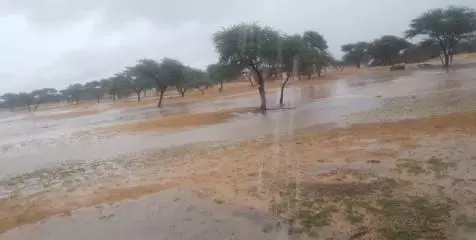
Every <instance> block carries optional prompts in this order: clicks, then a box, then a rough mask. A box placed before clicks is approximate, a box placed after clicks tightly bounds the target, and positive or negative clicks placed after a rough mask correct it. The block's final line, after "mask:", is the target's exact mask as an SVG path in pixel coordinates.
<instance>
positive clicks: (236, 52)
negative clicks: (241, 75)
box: [213, 24, 279, 111]
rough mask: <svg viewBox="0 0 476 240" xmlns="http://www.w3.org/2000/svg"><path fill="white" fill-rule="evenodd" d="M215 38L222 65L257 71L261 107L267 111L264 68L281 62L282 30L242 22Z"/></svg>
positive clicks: (219, 33)
mask: <svg viewBox="0 0 476 240" xmlns="http://www.w3.org/2000/svg"><path fill="white" fill-rule="evenodd" d="M213 41H214V44H215V47H216V49H217V51H218V53H219V55H220V61H219V62H220V63H221V64H224V65H225V66H226V65H232V66H237V67H238V68H240V67H241V69H243V68H244V67H249V68H250V69H251V70H252V71H253V72H254V73H255V75H256V81H257V84H258V92H259V95H260V98H261V106H260V108H261V109H262V110H263V111H265V110H266V92H265V83H264V78H263V75H262V69H263V68H266V67H268V68H269V67H270V66H273V65H276V64H277V62H278V60H277V59H278V55H279V51H278V42H279V33H278V32H276V31H275V30H273V29H271V28H268V27H261V26H259V25H258V24H239V25H234V26H231V27H229V28H226V29H223V30H221V31H219V32H217V33H215V34H214V36H213ZM240 72H241V71H240Z"/></svg>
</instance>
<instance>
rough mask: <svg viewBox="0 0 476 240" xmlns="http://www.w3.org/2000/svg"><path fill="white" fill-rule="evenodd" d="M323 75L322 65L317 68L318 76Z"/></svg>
mask: <svg viewBox="0 0 476 240" xmlns="http://www.w3.org/2000/svg"><path fill="white" fill-rule="evenodd" d="M321 76H322V67H319V68H317V77H321Z"/></svg>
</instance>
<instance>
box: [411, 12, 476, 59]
mask: <svg viewBox="0 0 476 240" xmlns="http://www.w3.org/2000/svg"><path fill="white" fill-rule="evenodd" d="M475 32H476V11H475V10H474V9H471V8H467V7H458V6H450V7H448V8H445V9H442V8H437V9H433V10H430V11H428V12H425V13H423V14H422V15H420V16H419V17H417V18H415V19H413V20H412V21H411V23H410V28H409V30H407V31H406V32H405V36H406V37H407V38H413V37H416V36H418V35H422V36H426V37H428V38H429V39H431V40H433V41H435V42H437V43H438V44H439V45H440V48H441V51H442V52H443V55H444V57H445V59H444V62H443V64H444V66H448V65H449V63H450V57H451V56H452V55H453V54H454V53H455V50H456V49H455V48H456V45H457V44H458V43H459V42H460V41H461V40H463V39H470V38H471V37H474V33H475Z"/></svg>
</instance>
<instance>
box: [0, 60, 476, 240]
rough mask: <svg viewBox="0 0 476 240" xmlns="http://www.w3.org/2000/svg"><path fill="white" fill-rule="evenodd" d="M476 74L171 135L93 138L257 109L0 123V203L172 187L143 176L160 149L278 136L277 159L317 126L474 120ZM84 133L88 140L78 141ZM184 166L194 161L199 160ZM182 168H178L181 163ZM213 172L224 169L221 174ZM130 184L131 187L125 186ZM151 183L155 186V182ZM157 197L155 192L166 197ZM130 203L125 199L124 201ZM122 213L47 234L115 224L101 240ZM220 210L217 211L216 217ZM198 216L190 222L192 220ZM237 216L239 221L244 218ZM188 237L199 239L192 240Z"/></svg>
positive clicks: (228, 105)
mask: <svg viewBox="0 0 476 240" xmlns="http://www.w3.org/2000/svg"><path fill="white" fill-rule="evenodd" d="M474 73H476V71H475V70H474V69H472V68H462V69H458V70H457V71H451V72H448V73H446V72H443V71H441V70H439V69H435V70H425V71H422V70H418V71H407V72H392V73H387V72H385V73H368V74H366V75H361V76H356V77H350V78H344V79H339V80H335V81H325V82H320V83H318V82H316V83H317V84H316V86H311V87H294V88H289V89H287V91H286V95H285V96H286V99H287V104H288V105H289V106H292V107H293V108H292V109H288V110H279V111H269V112H268V114H267V115H261V114H256V113H244V114H243V113H241V114H238V115H236V116H235V117H234V118H232V119H230V121H228V122H226V123H221V124H213V125H207V126H203V127H200V128H195V129H186V130H180V131H173V132H146V133H136V134H130V133H122V134H115V135H112V136H103V135H101V134H95V133H96V132H98V131H97V129H98V128H102V127H107V126H111V125H118V124H122V123H124V122H130V121H134V120H138V119H143V118H151V117H156V116H157V115H160V114H163V115H167V114H178V113H200V112H209V111H216V110H220V109H233V108H241V107H249V106H254V105H255V104H256V102H257V99H256V98H255V96H253V95H242V96H235V97H233V98H224V99H219V100H213V101H208V102H201V103H185V104H182V105H180V106H172V107H170V108H165V109H163V110H160V111H161V112H160V111H159V110H156V109H154V108H147V107H144V108H135V109H126V110H107V111H99V112H98V113H97V114H94V115H88V116H83V117H78V118H72V119H58V120H43V121H39V120H38V119H37V118H36V117H38V116H33V117H32V118H30V117H31V116H30V117H29V116H24V115H20V116H16V115H10V114H8V115H6V116H4V117H3V118H2V120H1V123H0V124H1V125H2V128H0V129H1V130H0V131H2V137H3V136H7V135H4V133H5V134H9V135H8V137H3V138H2V140H1V143H2V147H1V149H2V153H1V154H2V155H1V156H2V158H1V159H0V164H1V165H0V166H1V167H0V174H1V175H0V176H1V177H2V178H3V180H2V181H1V183H2V186H1V187H2V188H1V193H2V194H3V196H4V197H11V196H18V195H20V196H25V197H26V196H29V195H31V196H34V197H33V198H32V199H36V196H43V195H42V194H43V193H44V191H45V190H46V191H47V192H53V193H54V192H55V191H60V189H63V190H68V191H73V192H74V191H76V190H77V189H82V192H83V193H84V191H88V190H87V189H88V186H89V187H91V186H94V187H97V188H101V187H111V186H110V184H111V183H113V184H115V185H116V186H126V185H128V184H131V182H133V183H137V182H142V183H144V182H148V181H150V182H155V181H159V180H160V181H167V179H168V178H172V177H177V176H179V177H180V174H181V173H180V172H177V171H172V170H170V169H169V168H168V167H167V166H168V165H173V164H174V163H172V162H165V163H164V164H162V165H161V166H162V167H161V168H162V169H154V171H156V172H153V173H147V174H149V175H147V177H145V175H144V174H142V173H143V172H141V171H143V170H144V168H147V166H148V165H147V161H148V160H147V157H146V155H147V154H146V153H147V151H148V150H154V151H155V152H157V151H158V150H157V149H161V148H162V149H166V148H169V147H173V146H180V145H185V144H191V143H204V144H205V145H209V143H213V145H216V143H217V142H219V143H220V144H222V143H232V142H240V141H242V140H246V139H252V138H256V137H260V136H263V135H271V136H273V137H272V138H271V139H272V141H274V145H276V146H277V148H276V149H275V150H274V151H277V152H279V151H281V150H279V148H280V138H281V136H283V135H291V136H292V135H293V134H294V133H295V132H298V131H299V130H300V129H309V127H311V126H314V127H315V128H314V129H322V128H334V127H336V126H345V125H348V124H351V123H356V122H379V121H392V120H398V119H402V118H404V119H407V118H420V117H424V116H432V115H439V114H445V113H449V112H459V111H472V109H473V110H474V106H476V98H474V97H473V96H474V87H476V84H475V81H474V80H473V79H472V76H473V75H474ZM275 98H276V96H275V93H270V95H269V99H275ZM41 114H51V113H47V112H46V113H41ZM78 132H79V133H81V134H78ZM372 144H373V145H372ZM433 145H434V144H433ZM365 146H366V147H368V148H375V149H380V148H390V149H391V148H392V146H386V145H382V144H381V143H365ZM372 146H373V147H372ZM329 149H330V147H329ZM350 150H352V148H350ZM190 151H192V150H190ZM321 151H322V152H321V153H320V154H322V158H325V157H324V156H325V154H326V148H323V149H321ZM250 152H251V149H250ZM243 154H244V155H243V157H244V158H246V157H245V155H246V153H243ZM290 154H291V152H290ZM157 156H158V157H154V158H153V159H152V160H151V161H157V159H160V155H157ZM164 159H165V158H164ZM174 160H175V161H177V160H180V159H174ZM181 160H183V161H185V160H187V161H191V160H193V159H181ZM175 164H179V163H177V162H175ZM360 165H362V163H355V166H360ZM211 166H214V165H211ZM182 167H183V168H184V169H182V170H183V173H182V174H185V173H187V174H190V173H191V172H193V168H194V167H197V166H196V165H193V164H190V166H187V165H185V166H182ZM215 167H218V165H217V166H215ZM222 167H223V166H222ZM348 167H352V166H348ZM387 167H388V166H386V165H382V168H381V169H380V168H379V169H380V170H379V171H381V172H388V168H387ZM172 168H173V167H171V169H172ZM188 168H190V169H188ZM318 168H319V171H324V172H334V171H336V170H338V169H341V168H342V167H341V166H340V165H339V164H337V166H336V165H333V164H327V165H326V164H323V165H320V166H319V167H318ZM266 170H269V168H264V169H262V170H260V171H259V172H263V174H264V172H266ZM221 171H222V170H221ZM319 171H317V170H316V171H313V173H319ZM172 174H173V176H172ZM114 175H117V176H114ZM125 176H129V177H126V178H124V177H125ZM151 176H152V178H150V177H151ZM250 176H255V175H250ZM259 176H261V175H259ZM111 179H112V180H111ZM259 179H261V178H259ZM105 180H107V181H105ZM102 184H103V185H102ZM257 186H261V184H260V183H257ZM75 189H76V190H75ZM151 189H156V190H157V189H159V188H151ZM151 191H152V190H151ZM225 191H226V190H225ZM80 192H81V190H80ZM152 192H153V191H152ZM124 194H126V195H127V193H126V192H124ZM179 198H180V197H179ZM185 198H187V199H189V201H187V204H192V205H193V204H195V202H199V201H196V200H194V199H193V197H185ZM118 199H123V198H118ZM157 199H158V200H157V201H162V200H161V199H164V198H163V197H158V198H157ZM165 199H167V198H165ZM39 200H41V198H40V199H39ZM174 200H175V198H171V199H169V200H164V201H165V202H167V201H168V203H166V204H165V205H169V204H170V205H173V202H174ZM177 201H178V200H177ZM40 202H41V201H40ZM219 203H220V201H217V204H218V205H220V204H219ZM141 204H143V206H151V203H150V200H139V201H138V205H137V206H136V205H134V206H135V207H134V206H130V207H131V208H132V209H137V210H138V211H139V210H140V206H141ZM152 205H153V204H152ZM199 205H200V207H199V208H203V209H206V208H208V207H210V206H208V207H207V205H206V204H204V205H203V204H201V203H200V204H199ZM125 206H129V205H128V203H124V205H118V208H119V210H117V211H116V212H113V213H111V214H113V215H114V216H111V217H108V216H110V214H109V215H108V214H106V215H105V217H104V216H102V215H101V216H99V217H98V216H96V215H97V211H95V210H94V209H93V210H92V213H90V214H83V213H79V214H74V216H73V218H72V219H71V220H70V221H73V222H76V223H71V222H68V221H69V220H68V221H66V222H65V221H63V220H58V221H56V220H53V221H48V222H47V223H46V224H44V225H42V227H41V228H40V229H41V230H40V231H43V232H47V233H48V234H50V232H51V229H56V228H60V229H69V228H77V227H78V225H77V224H78V222H79V223H81V222H83V223H84V224H85V225H83V224H80V225H81V226H83V227H84V228H85V229H91V226H88V225H87V224H86V222H89V221H91V219H92V218H94V217H98V219H99V220H107V219H108V218H110V219H111V221H112V223H108V222H107V221H104V224H99V226H102V227H101V231H99V232H96V235H94V231H91V234H93V235H94V236H101V235H98V234H105V232H104V229H107V228H108V227H107V226H108V224H112V225H110V227H112V228H118V227H119V226H121V224H125V222H127V221H125V220H124V219H123V218H121V214H125V213H123V212H122V211H121V210H120V209H122V208H124V207H125ZM216 207H217V206H212V207H211V208H210V209H215V208H216ZM160 208H162V207H157V208H156V207H154V209H160ZM210 211H211V210H210ZM212 212H215V211H212ZM225 212H226V213H224V214H225V215H226V214H228V216H233V217H232V218H229V219H228V220H226V221H225V222H227V224H226V225H227V226H230V225H233V224H234V221H236V220H237V219H238V218H239V217H238V218H235V217H236V214H233V211H231V210H230V209H227V210H226V211H225ZM151 214H153V213H151ZM191 214H192V215H193V213H191ZM230 214H231V215H230ZM125 215H128V214H125ZM158 215H159V216H158V217H157V218H156V219H154V220H153V221H159V222H162V221H163V220H161V219H162V218H161V217H162V216H160V214H158ZM178 215H179V216H186V215H187V214H186V213H178ZM194 216H195V215H194ZM200 216H201V215H200ZM200 216H199V215H197V217H198V218H201V217H200ZM238 216H241V215H239V214H238ZM88 219H89V220H88ZM135 219H136V220H137V221H139V220H141V219H142V220H143V219H149V217H145V215H144V216H137V218H135ZM264 219H268V220H269V221H272V219H271V218H269V216H265V215H263V218H261V220H262V223H263V224H261V225H259V227H258V229H259V228H266V224H264V223H265V222H267V221H268V220H264ZM93 222H94V221H93ZM172 222H174V223H173V224H172V225H176V224H178V225H182V224H183V221H181V220H180V221H178V220H177V221H172ZM252 222H253V219H246V218H245V220H244V222H243V223H242V224H238V225H237V226H240V227H241V226H247V225H248V224H250V223H252ZM196 224H197V223H193V225H194V226H197V225H196ZM135 226H136V227H137V228H134V227H131V229H132V230H131V231H135V230H134V229H136V230H137V231H140V232H142V233H143V234H151V236H154V231H150V232H148V231H147V229H144V228H146V227H147V226H150V225H147V224H140V223H139V224H137V225H135ZM174 228H175V227H172V228H169V229H168V230H164V232H167V233H170V235H169V238H171V239H174V238H177V236H185V235H180V234H186V233H178V232H174V230H173V229H174ZM223 228H224V227H223V226H221V227H219V229H223ZM48 229H50V230H48ZM195 229H198V230H197V231H198V232H200V231H201V230H199V229H200V228H195ZM208 229H209V228H208ZM212 229H218V228H212ZM281 230H282V229H281ZM236 231H239V230H236V229H233V230H230V231H229V232H226V233H224V235H223V236H231V235H233V234H232V233H234V234H236ZM193 232H194V231H191V233H193ZM251 232H253V231H251ZM251 232H250V233H251ZM257 232H259V231H257ZM262 232H267V231H262ZM28 233H31V234H39V233H40V232H38V231H37V230H32V229H31V228H26V229H19V230H17V231H11V232H9V234H6V235H4V237H6V238H5V239H9V238H8V237H13V238H10V239H15V238H17V239H18V236H26V235H24V234H28ZM63 233H64V231H58V232H56V231H55V233H54V234H59V235H54V234H53V233H52V235H48V234H46V235H42V236H44V237H43V238H45V239H48V237H50V238H54V237H55V236H56V237H59V236H62V235H61V234H63ZM16 234H19V235H16ZM177 234H178V235H177ZM197 234H198V233H197ZM197 234H195V235H197ZM207 234H208V235H207V236H212V235H210V233H207ZM257 234H258V233H257ZM273 234H277V235H273ZM198 235H199V234H198ZM125 236H126V235H125ZM143 236H146V235H143ZM189 236H190V237H191V238H193V236H192V235H189ZM243 236H244V235H241V237H240V238H241V239H243V238H244V237H243ZM256 236H260V237H258V238H265V237H266V236H281V235H280V231H277V232H276V231H272V234H271V235H268V234H264V235H259V234H258V235H256ZM179 238H180V237H179ZM213 238H216V239H220V238H219V237H216V236H214V237H211V238H210V239H213ZM111 239H112V238H111ZM144 239H147V238H144ZM273 239H275V238H273Z"/></svg>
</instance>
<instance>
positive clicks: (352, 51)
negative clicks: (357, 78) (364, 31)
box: [341, 42, 369, 68]
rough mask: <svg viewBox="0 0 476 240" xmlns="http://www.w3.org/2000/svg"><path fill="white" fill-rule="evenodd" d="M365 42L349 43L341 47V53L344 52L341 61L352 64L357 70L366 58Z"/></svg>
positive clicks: (366, 46)
mask: <svg viewBox="0 0 476 240" xmlns="http://www.w3.org/2000/svg"><path fill="white" fill-rule="evenodd" d="M368 47H369V44H368V43H367V42H357V43H349V44H345V45H342V46H341V51H342V52H344V53H345V54H344V56H343V57H342V59H343V60H344V61H345V62H349V63H354V64H355V66H356V67H357V68H360V65H361V63H362V61H363V60H364V59H365V57H366V56H367V48H368Z"/></svg>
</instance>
